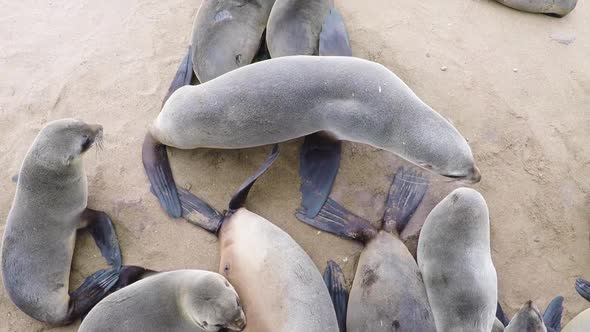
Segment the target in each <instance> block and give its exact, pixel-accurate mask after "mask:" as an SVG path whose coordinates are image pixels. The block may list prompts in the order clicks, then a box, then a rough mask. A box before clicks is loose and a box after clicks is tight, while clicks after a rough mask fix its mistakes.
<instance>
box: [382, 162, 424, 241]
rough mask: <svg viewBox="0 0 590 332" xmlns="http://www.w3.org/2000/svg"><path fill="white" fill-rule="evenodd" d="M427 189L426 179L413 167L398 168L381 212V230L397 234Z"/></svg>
mask: <svg viewBox="0 0 590 332" xmlns="http://www.w3.org/2000/svg"><path fill="white" fill-rule="evenodd" d="M427 190H428V179H427V178H424V177H421V176H420V173H417V172H416V171H414V170H413V169H410V168H408V169H405V168H403V167H400V168H398V170H397V172H396V173H395V176H394V177H393V182H392V184H391V187H390V188H389V194H388V195H387V203H386V205H385V212H384V213H383V230H385V231H386V232H390V233H391V232H393V231H394V230H395V231H396V232H397V233H398V234H399V233H401V231H403V229H404V228H405V227H406V225H407V224H408V222H409V221H410V219H411V218H412V215H413V214H414V212H415V211H416V209H417V208H418V206H419V205H420V203H421V202H422V199H423V198H424V195H425V194H426V191H427Z"/></svg>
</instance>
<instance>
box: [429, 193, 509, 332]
mask: <svg viewBox="0 0 590 332" xmlns="http://www.w3.org/2000/svg"><path fill="white" fill-rule="evenodd" d="M450 243H452V244H453V245H449V244H450ZM418 265H419V266H420V271H422V276H423V277H424V284H425V285H426V292H427V293H428V300H429V302H430V306H431V308H432V313H433V315H434V321H435V322H436V328H437V330H438V331H491V329H492V325H493V324H494V317H495V314H496V310H497V292H498V284H497V277H496V269H495V268H494V264H493V263H492V256H491V253H490V221H489V214H488V208H487V205H486V202H485V200H484V198H483V197H482V196H481V194H480V193H478V192H477V191H475V190H473V189H468V188H459V189H455V190H454V191H452V192H451V193H450V194H449V195H448V196H447V197H445V198H444V199H443V200H442V201H441V202H440V203H438V204H437V205H436V206H435V207H434V209H433V210H432V211H431V212H430V214H429V215H428V217H427V218H426V221H425V222H424V226H423V227H422V231H421V233H420V238H419V239H418Z"/></svg>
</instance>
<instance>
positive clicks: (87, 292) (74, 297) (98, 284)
mask: <svg viewBox="0 0 590 332" xmlns="http://www.w3.org/2000/svg"><path fill="white" fill-rule="evenodd" d="M120 270H121V269H120V268H112V269H105V270H100V271H97V272H95V273H94V274H93V275H91V276H90V277H88V278H86V280H84V282H83V283H82V285H81V286H80V287H78V288H77V289H76V290H75V291H73V292H72V293H71V294H70V304H69V309H68V314H69V317H71V320H73V319H75V318H78V317H80V316H84V315H86V314H87V313H88V312H89V311H90V309H92V307H94V306H95V305H96V304H97V303H98V302H99V301H100V300H102V299H103V298H104V297H105V296H107V295H108V294H109V290H110V289H111V288H113V286H115V284H116V283H117V280H119V272H120Z"/></svg>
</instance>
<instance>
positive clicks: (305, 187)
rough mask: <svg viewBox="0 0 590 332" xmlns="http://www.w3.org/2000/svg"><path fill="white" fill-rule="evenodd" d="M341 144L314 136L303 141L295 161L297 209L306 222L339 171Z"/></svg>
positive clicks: (318, 207)
mask: <svg viewBox="0 0 590 332" xmlns="http://www.w3.org/2000/svg"><path fill="white" fill-rule="evenodd" d="M341 150H342V142H340V141H337V140H334V139H332V138H329V137H327V136H326V135H324V134H322V133H315V134H311V135H309V136H306V137H305V140H304V142H303V145H302V146H301V153H300V158H299V177H300V178H301V187H300V188H299V191H301V207H302V210H303V211H304V213H305V215H306V217H307V218H314V217H316V216H317V215H318V213H319V212H320V210H321V208H322V206H323V205H324V203H326V200H327V199H328V196H329V195H330V191H332V186H333V185H334V181H335V180H336V175H337V174H338V168H340V153H341Z"/></svg>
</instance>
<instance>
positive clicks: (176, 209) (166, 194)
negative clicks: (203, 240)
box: [141, 132, 182, 218]
mask: <svg viewBox="0 0 590 332" xmlns="http://www.w3.org/2000/svg"><path fill="white" fill-rule="evenodd" d="M141 157H142V159H143V167H144V168H145V172H146V174H147V176H148V179H149V180H150V183H151V191H152V193H153V194H154V195H155V196H156V197H158V200H159V201H160V205H162V207H163V208H164V209H165V210H166V212H167V213H168V215H170V216H171V217H174V218H179V217H180V216H182V207H181V206H180V200H179V198H178V192H177V191H176V184H175V182H174V177H173V176H172V168H170V162H169V161H168V154H167V153H166V146H165V145H163V144H161V143H160V142H158V141H156V140H155V139H154V137H153V136H152V134H150V133H149V132H148V133H147V134H146V136H145V140H144V141H143V147H142V151H141Z"/></svg>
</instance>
